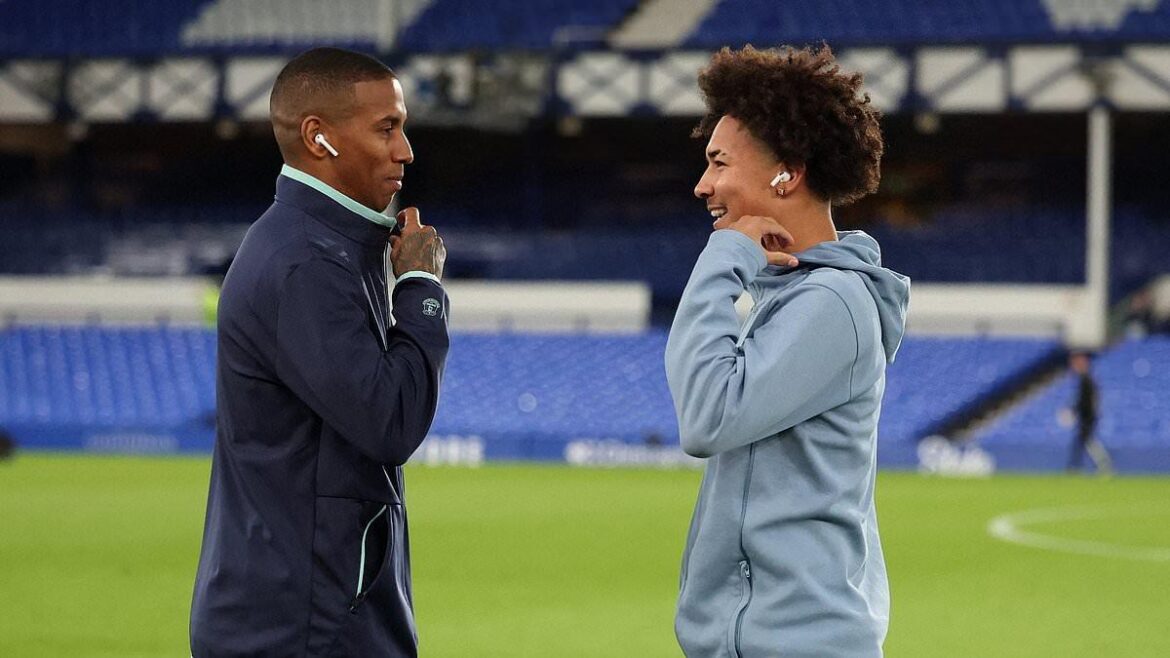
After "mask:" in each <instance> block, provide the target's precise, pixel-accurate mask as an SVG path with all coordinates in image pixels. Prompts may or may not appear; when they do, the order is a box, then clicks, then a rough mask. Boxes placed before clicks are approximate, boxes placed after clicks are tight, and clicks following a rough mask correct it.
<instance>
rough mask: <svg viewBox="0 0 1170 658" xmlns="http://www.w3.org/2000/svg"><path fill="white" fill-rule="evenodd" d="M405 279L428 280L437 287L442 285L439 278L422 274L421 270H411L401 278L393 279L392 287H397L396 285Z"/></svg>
mask: <svg viewBox="0 0 1170 658" xmlns="http://www.w3.org/2000/svg"><path fill="white" fill-rule="evenodd" d="M407 279H430V280H431V281H434V282H435V283H437V284H439V285H443V282H442V281H440V280H439V277H437V276H435V275H434V274H431V273H430V272H423V271H422V270H411V271H409V272H404V273H403V274H402V276H400V277H398V278H397V279H395V280H394V286H395V287H397V286H398V284H400V283H402V282H403V281H405V280H407Z"/></svg>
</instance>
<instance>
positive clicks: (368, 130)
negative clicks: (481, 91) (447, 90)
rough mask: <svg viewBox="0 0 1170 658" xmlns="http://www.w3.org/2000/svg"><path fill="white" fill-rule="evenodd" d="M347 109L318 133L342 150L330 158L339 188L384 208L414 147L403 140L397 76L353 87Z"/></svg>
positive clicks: (399, 186) (402, 108)
mask: <svg viewBox="0 0 1170 658" xmlns="http://www.w3.org/2000/svg"><path fill="white" fill-rule="evenodd" d="M353 93H354V101H353V105H352V108H351V111H350V112H349V113H347V116H345V117H344V118H343V119H342V120H340V121H338V122H337V123H336V125H332V126H329V125H325V124H324V123H323V124H322V127H321V132H322V133H324V134H325V136H326V138H327V139H328V140H329V142H330V143H331V144H332V145H333V146H334V148H336V149H337V152H338V153H339V154H340V155H339V156H338V157H336V158H330V162H329V164H330V165H331V166H332V167H333V169H334V172H335V174H336V176H335V178H336V180H337V184H338V188H339V189H340V191H341V192H343V193H344V194H346V195H348V196H350V197H352V198H353V199H354V200H355V201H357V202H359V203H361V204H362V205H365V206H367V207H369V208H373V209H374V210H378V211H382V210H385V209H386V207H387V206H389V205H390V202H391V201H392V200H393V199H394V195H395V194H396V193H397V192H398V190H400V189H402V179H403V175H404V174H405V169H406V165H408V164H410V163H411V162H413V161H414V151H413V150H412V149H411V148H410V141H409V140H407V139H406V133H405V132H403V125H404V124H405V123H406V101H405V100H404V98H403V95H402V84H401V83H399V82H398V80H397V79H396V78H392V77H386V78H383V79H380V80H368V81H365V82H358V83H355V84H354V86H353Z"/></svg>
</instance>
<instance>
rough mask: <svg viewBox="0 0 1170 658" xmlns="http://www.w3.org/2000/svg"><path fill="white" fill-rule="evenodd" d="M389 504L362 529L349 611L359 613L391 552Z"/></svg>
mask: <svg viewBox="0 0 1170 658" xmlns="http://www.w3.org/2000/svg"><path fill="white" fill-rule="evenodd" d="M388 509H389V506H388V505H382V506H381V507H380V508H378V511H377V512H375V513H374V516H373V517H372V518H370V520H369V521H367V522H366V523H365V527H364V528H363V529H362V539H361V548H360V553H359V555H358V570H357V575H356V577H355V578H354V588H353V592H354V594H353V599H352V600H351V601H350V602H349V611H350V612H352V613H357V610H358V607H360V606H361V604H362V602H364V601H365V600H366V596H367V595H368V594H369V593H370V590H372V589H373V588H374V583H376V582H377V580H378V576H379V575H381V573H382V568H383V563H384V562H385V558H386V556H387V555H388V554H389V553H390V550H391V548H392V547H391V546H390V539H389V537H390V533H389V529H388V524H389V520H388V519H387V514H388V513H389V512H388Z"/></svg>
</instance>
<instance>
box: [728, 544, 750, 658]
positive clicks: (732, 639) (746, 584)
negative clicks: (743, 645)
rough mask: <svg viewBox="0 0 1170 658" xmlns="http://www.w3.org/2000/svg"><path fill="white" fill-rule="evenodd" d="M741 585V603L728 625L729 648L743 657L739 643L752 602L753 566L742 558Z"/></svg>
mask: <svg viewBox="0 0 1170 658" xmlns="http://www.w3.org/2000/svg"><path fill="white" fill-rule="evenodd" d="M739 587H740V593H739V605H737V606H736V608H735V614H733V615H731V623H730V624H728V627H727V649H728V651H729V652H730V653H731V655H732V656H735V658H742V655H741V654H740V650H739V645H740V636H741V635H742V633H743V616H744V614H745V613H746V612H747V607H748V605H749V604H750V603H751V602H752V566H751V564H749V563H748V561H747V560H741V561H740V563H739Z"/></svg>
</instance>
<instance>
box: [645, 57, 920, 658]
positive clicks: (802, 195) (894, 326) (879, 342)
mask: <svg viewBox="0 0 1170 658" xmlns="http://www.w3.org/2000/svg"><path fill="white" fill-rule="evenodd" d="M699 86H700V88H701V90H702V92H703V95H704V97H705V99H706V105H707V113H706V116H705V117H704V118H703V120H702V122H701V123H700V124H699V126H698V127H697V128H696V129H695V136H696V137H699V138H706V139H708V144H707V151H706V155H707V169H706V171H705V172H704V173H703V176H702V178H701V179H700V180H699V183H698V185H697V186H696V187H695V196H697V197H699V198H700V199H702V200H704V201H705V202H706V206H707V209H708V210H709V211H710V213H711V216H712V217H713V218H714V219H715V222H714V229H715V230H714V232H713V233H712V235H711V238H710V240H709V241H708V244H707V247H706V248H705V249H704V250H703V252H702V254H701V255H700V256H699V259H698V262H697V263H696V264H695V268H694V271H693V273H692V274H691V278H690V281H689V282H688V283H687V287H686V290H685V292H684V293H683V298H682V301H681V303H680V305H679V308H678V312H677V314H676V316H675V319H674V325H673V326H672V327H671V330H670V339H669V341H668V342H667V346H666V371H667V379H668V381H669V384H670V389H671V393H672V395H673V397H674V403H675V410H676V412H677V414H678V421H679V432H680V437H681V440H682V446H683V449H684V450H685V451H686V452H687V453H689V454H691V455H694V456H696V457H705V458H707V464H706V471H705V473H704V477H703V483H702V485H701V488H700V491H699V498H698V503H697V505H696V507H695V513H694V517H693V519H692V521H691V527H690V531H689V533H688V536H687V544H686V550H685V552H684V554H683V563H682V577H681V581H680V589H679V602H678V614H677V618H676V621H675V632H676V634H677V636H678V640H679V644H680V645H681V646H682V648H683V650H684V652H685V653H686V654H687V655H688V656H734V657H737V658H738V657H750V658H757V657H761V656H786V657H791V656H849V657H851V658H855V657H867V656H880V655H881V653H882V642H883V641H884V639H885V635H886V628H887V621H888V618H889V590H888V586H887V582H886V569H885V562H884V560H883V558H882V549H881V542H880V540H879V537H878V526H877V516H876V512H875V508H874V499H873V494H874V479H875V474H876V445H877V422H878V413H879V410H880V407H881V399H882V393H883V391H884V388H885V369H886V364H887V363H888V362H890V361H892V360H893V358H894V354H895V352H896V351H897V349H898V345H899V344H900V342H901V339H902V333H903V329H904V325H905V317H906V305H907V302H908V299H909V290H910V283H909V279H907V278H906V277H904V276H902V275H900V274H897V273H895V272H892V271H890V270H888V269H885V268H883V267H882V266H881V258H880V252H879V250H878V245H877V242H875V241H874V240H873V238H871V237H869V236H868V235H866V234H864V233H862V232H859V231H855V232H850V231H846V232H838V231H836V228H835V226H834V224H833V218H832V212H831V210H832V206H833V205H835V204H845V203H849V202H851V201H854V200H856V199H858V198H860V197H862V196H864V195H866V194H869V193H871V192H873V191H874V190H875V189H876V188H877V184H878V179H879V175H880V170H879V164H880V160H881V155H882V137H881V130H880V128H879V126H878V119H879V115H878V112H877V111H876V110H875V109H874V108H872V107H871V106H870V104H869V98H868V97H867V96H864V95H862V94H861V93H860V87H861V76H860V75H859V74H852V75H851V74H847V73H844V72H842V71H841V70H840V68H839V67H838V66H837V64H836V62H835V60H834V58H833V54H832V52H831V51H830V50H829V48H828V47H821V48H820V49H800V50H797V49H792V48H782V49H776V50H756V49H754V48H752V47H751V46H748V47H746V48H744V49H742V50H737V51H732V50H729V49H726V48H725V49H723V50H722V51H721V52H719V53H717V54H716V55H715V56H714V57H713V58H712V60H711V63H710V65H709V66H708V67H707V68H706V69H705V70H704V71H703V72H702V73H701V74H700V76H699ZM745 289H746V290H747V291H748V292H749V293H750V294H751V296H752V298H753V299H754V301H755V305H754V307H753V308H752V310H751V312H750V313H749V315H748V317H747V319H746V320H745V321H744V322H742V323H741V322H740V321H739V319H738V318H737V315H736V311H735V306H734V304H735V300H736V299H737V298H738V297H739V296H740V295H741V294H742V293H743V292H744V290H745Z"/></svg>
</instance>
